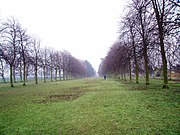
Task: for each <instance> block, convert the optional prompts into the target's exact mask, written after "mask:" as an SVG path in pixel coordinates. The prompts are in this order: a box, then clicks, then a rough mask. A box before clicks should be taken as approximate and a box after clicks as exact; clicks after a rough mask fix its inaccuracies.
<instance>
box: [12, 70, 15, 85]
mask: <svg viewBox="0 0 180 135" xmlns="http://www.w3.org/2000/svg"><path fill="white" fill-rule="evenodd" d="M12 70H13V79H14V83H16V71H15V67H14V68H12Z"/></svg>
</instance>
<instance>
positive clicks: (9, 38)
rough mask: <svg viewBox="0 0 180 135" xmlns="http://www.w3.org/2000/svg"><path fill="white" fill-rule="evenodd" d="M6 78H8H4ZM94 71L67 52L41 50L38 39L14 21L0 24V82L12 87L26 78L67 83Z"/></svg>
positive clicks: (2, 21) (10, 19)
mask: <svg viewBox="0 0 180 135" xmlns="http://www.w3.org/2000/svg"><path fill="white" fill-rule="evenodd" d="M7 75H8V76H9V77H7ZM94 75H95V70H94V69H93V67H92V65H91V64H90V63H89V62H88V61H87V60H85V61H84V60H79V59H77V58H75V57H73V56H72V55H71V54H70V53H69V52H68V51H66V50H64V51H56V50H54V49H52V48H41V47H40V40H39V39H38V38H36V37H34V36H32V35H30V34H28V32H27V30H26V29H24V28H22V27H21V24H20V23H19V21H18V20H17V19H15V18H8V19H6V20H1V21H0V79H1V80H3V81H4V83H6V82H7V78H8V79H9V80H8V81H9V82H10V85H11V87H13V86H14V83H15V82H17V81H20V82H22V83H23V85H26V82H27V80H28V79H31V80H34V81H35V83H36V84H37V83H38V80H39V79H41V80H43V81H44V82H46V81H47V80H50V81H57V80H61V79H63V80H67V79H72V78H81V77H91V76H94Z"/></svg>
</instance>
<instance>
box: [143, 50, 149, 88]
mask: <svg viewBox="0 0 180 135" xmlns="http://www.w3.org/2000/svg"><path fill="white" fill-rule="evenodd" d="M144 63H145V64H144V66H145V72H146V85H149V84H150V83H149V68H148V56H147V48H144Z"/></svg>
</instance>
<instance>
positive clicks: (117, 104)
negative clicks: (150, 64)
mask: <svg viewBox="0 0 180 135" xmlns="http://www.w3.org/2000/svg"><path fill="white" fill-rule="evenodd" d="M150 83H151V85H149V86H145V85H144V84H142V83H140V84H135V83H130V82H128V81H127V82H121V81H119V80H113V79H107V80H102V79H101V78H88V79H79V80H71V81H58V82H48V83H45V84H44V83H40V84H38V85H35V84H33V83H27V86H22V84H15V87H14V88H11V87H10V86H9V84H0V134H5V135H11V134H12V135H14V134H18V135H24V134H27V135H28V134H29V135H30V134H38V135H39V134H43V135H44V134H61V135H62V134H65V135H67V134H68V135H71V134H72V135H76V134H77V135H79V134H87V135H88V134H89V135H91V134H99V135H102V134H112V135H116V134H143V135H144V134H153V135H156V134H157V135H164V134H167V135H169V134H177V135H178V134H179V133H180V83H178V82H170V89H161V83H162V81H161V80H151V82H150Z"/></svg>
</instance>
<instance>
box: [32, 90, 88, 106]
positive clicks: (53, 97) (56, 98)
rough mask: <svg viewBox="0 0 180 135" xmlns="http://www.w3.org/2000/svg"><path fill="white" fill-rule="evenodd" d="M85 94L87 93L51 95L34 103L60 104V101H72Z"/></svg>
mask: <svg viewBox="0 0 180 135" xmlns="http://www.w3.org/2000/svg"><path fill="white" fill-rule="evenodd" d="M84 93H85V91H81V92H76V93H67V94H54V95H49V96H47V97H46V98H44V99H40V100H34V101H33V103H36V104H47V103H50V102H58V101H72V100H75V99H77V98H79V97H80V96H82V95H83V94H84Z"/></svg>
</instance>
